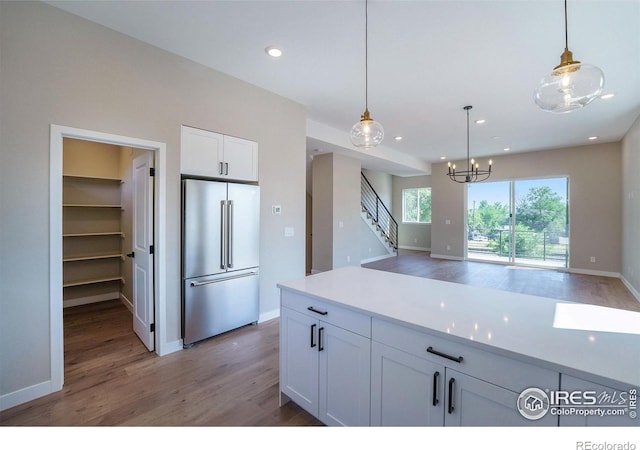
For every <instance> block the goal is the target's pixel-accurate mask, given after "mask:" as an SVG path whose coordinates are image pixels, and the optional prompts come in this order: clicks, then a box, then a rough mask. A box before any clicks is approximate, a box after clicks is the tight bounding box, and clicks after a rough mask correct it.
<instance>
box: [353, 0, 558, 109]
mask: <svg viewBox="0 0 640 450" xmlns="http://www.w3.org/2000/svg"><path fill="white" fill-rule="evenodd" d="M565 1H566V0H565ZM364 109H365V111H369V1H368V0H365V2H364Z"/></svg>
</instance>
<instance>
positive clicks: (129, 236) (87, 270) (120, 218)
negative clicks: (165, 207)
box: [62, 138, 155, 351]
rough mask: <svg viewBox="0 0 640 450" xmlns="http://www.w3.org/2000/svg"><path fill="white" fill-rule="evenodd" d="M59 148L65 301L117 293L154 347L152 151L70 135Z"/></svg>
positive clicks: (80, 302) (73, 302) (139, 333)
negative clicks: (60, 148) (73, 137)
mask: <svg viewBox="0 0 640 450" xmlns="http://www.w3.org/2000/svg"><path fill="white" fill-rule="evenodd" d="M62 151H63V163H62V255H63V259H62V266H63V273H62V276H63V285H62V287H63V300H62V302H63V308H71V307H78V306H81V305H88V304H91V303H97V302H105V301H109V300H120V301H121V302H122V304H124V306H126V307H127V309H128V310H129V311H130V312H131V313H132V314H133V321H132V326H131V328H132V330H133V331H134V332H135V333H136V335H137V336H138V337H139V338H140V340H141V341H142V343H143V344H144V345H145V346H146V347H147V349H149V350H150V351H153V350H154V349H155V348H154V347H155V345H154V344H155V343H154V333H153V332H152V330H151V327H152V325H153V316H154V314H153V309H154V300H153V299H154V296H153V277H154V274H153V256H152V249H153V203H154V202H153V195H154V189H153V181H152V175H153V173H154V172H153V171H154V167H153V160H154V158H153V156H154V152H152V151H150V150H144V149H134V148H132V147H123V146H118V145H113V144H105V143H101V142H93V141H87V140H81V139H72V138H64V139H63V149H62ZM98 314H99V313H98ZM65 325H66V324H65ZM106 325H107V326H108V323H107V324H106ZM107 331H108V330H107Z"/></svg>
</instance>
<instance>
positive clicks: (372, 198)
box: [360, 172, 398, 250]
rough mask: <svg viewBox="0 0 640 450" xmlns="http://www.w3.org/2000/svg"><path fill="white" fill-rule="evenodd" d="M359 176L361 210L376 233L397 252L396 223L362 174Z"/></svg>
mask: <svg viewBox="0 0 640 450" xmlns="http://www.w3.org/2000/svg"><path fill="white" fill-rule="evenodd" d="M360 175H361V177H360V188H361V198H360V203H361V205H362V210H363V211H364V212H366V213H367V216H368V217H369V218H370V219H371V220H372V221H373V223H374V225H375V226H376V228H377V229H378V231H380V233H382V235H383V236H384V238H385V241H387V242H388V243H389V244H390V245H391V246H392V247H393V249H394V250H398V222H396V220H395V219H394V218H393V216H392V215H391V213H390V212H389V210H388V209H387V207H386V206H385V205H384V203H383V202H382V200H381V199H380V197H379V196H378V193H377V192H376V191H375V189H373V186H371V183H369V180H367V177H366V176H365V175H364V173H362V172H361V173H360Z"/></svg>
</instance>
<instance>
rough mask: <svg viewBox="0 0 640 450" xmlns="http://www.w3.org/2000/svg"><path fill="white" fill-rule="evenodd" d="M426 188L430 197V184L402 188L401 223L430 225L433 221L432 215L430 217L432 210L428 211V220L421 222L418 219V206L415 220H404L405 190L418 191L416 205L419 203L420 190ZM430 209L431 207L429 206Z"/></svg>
mask: <svg viewBox="0 0 640 450" xmlns="http://www.w3.org/2000/svg"><path fill="white" fill-rule="evenodd" d="M423 189H426V190H428V192H429V197H431V186H420V187H410V188H404V189H402V193H401V195H402V211H401V215H402V223H403V224H413V225H431V223H432V222H433V217H432V211H431V210H430V211H429V221H428V222H421V221H420V211H419V207H418V211H417V219H418V220H415V221H407V220H405V206H406V205H405V203H406V199H405V193H406V192H407V191H418V199H417V201H418V205H419V204H420V191H421V190H423ZM430 209H431V208H430Z"/></svg>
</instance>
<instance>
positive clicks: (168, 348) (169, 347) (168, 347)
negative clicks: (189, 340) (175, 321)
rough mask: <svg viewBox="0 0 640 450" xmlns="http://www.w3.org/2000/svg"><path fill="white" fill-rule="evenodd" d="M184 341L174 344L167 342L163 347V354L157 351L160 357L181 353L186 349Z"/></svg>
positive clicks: (180, 340) (174, 342)
mask: <svg viewBox="0 0 640 450" xmlns="http://www.w3.org/2000/svg"><path fill="white" fill-rule="evenodd" d="M183 344H184V343H183V342H182V339H179V340H177V341H173V342H167V343H165V344H164V345H163V346H162V352H160V351H159V349H156V351H157V352H158V356H165V355H168V354H170V353H174V352H179V351H181V350H183V349H184V347H183Z"/></svg>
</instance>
